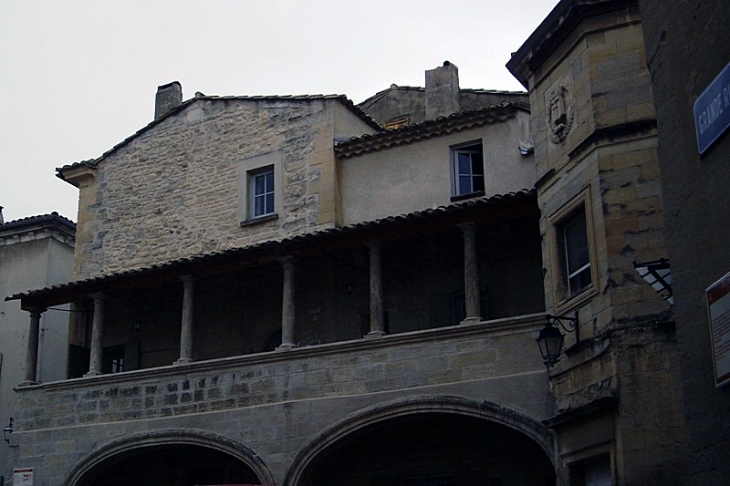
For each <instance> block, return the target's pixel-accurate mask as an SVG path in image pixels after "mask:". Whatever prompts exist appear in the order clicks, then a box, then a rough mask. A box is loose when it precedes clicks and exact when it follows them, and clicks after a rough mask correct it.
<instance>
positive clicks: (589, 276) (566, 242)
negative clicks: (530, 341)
mask: <svg viewBox="0 0 730 486" xmlns="http://www.w3.org/2000/svg"><path fill="white" fill-rule="evenodd" d="M590 201H591V198H590V190H589V188H586V190H584V191H582V192H581V193H580V194H578V195H576V196H575V197H574V198H572V200H570V201H569V202H568V203H566V204H565V205H564V206H563V207H562V208H560V209H559V210H558V211H557V212H556V213H555V214H553V215H552V216H550V218H549V222H550V225H549V226H548V228H549V233H550V260H551V263H550V273H551V274H552V281H553V292H554V294H553V295H554V298H555V303H556V305H557V306H558V308H556V312H560V311H562V310H565V305H570V306H572V305H575V304H576V303H577V300H576V299H578V300H581V299H587V298H589V297H590V295H591V292H590V291H595V289H596V287H597V284H596V279H597V275H596V270H597V269H596V267H595V257H594V254H593V248H594V240H593V223H592V219H591V214H590V212H589V208H591V207H592V206H591V202H590ZM579 296H580V297H579ZM574 298H575V299H574ZM561 306H562V309H561V308H560V307H561Z"/></svg>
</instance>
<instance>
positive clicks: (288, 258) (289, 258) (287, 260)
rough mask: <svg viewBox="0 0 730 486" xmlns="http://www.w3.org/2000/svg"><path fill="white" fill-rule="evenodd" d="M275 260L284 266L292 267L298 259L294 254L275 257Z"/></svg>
mask: <svg viewBox="0 0 730 486" xmlns="http://www.w3.org/2000/svg"><path fill="white" fill-rule="evenodd" d="M277 260H278V261H279V263H281V265H282V266H283V267H285V268H287V267H288V268H294V265H296V264H297V262H298V261H299V259H298V258H297V257H295V256H294V255H284V256H283V257H279V258H277Z"/></svg>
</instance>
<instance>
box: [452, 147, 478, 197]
mask: <svg viewBox="0 0 730 486" xmlns="http://www.w3.org/2000/svg"><path fill="white" fill-rule="evenodd" d="M451 159H452V162H451V174H452V181H453V187H452V196H453V197H460V196H469V195H480V194H484V152H483V150H482V144H481V142H477V143H471V144H468V145H461V146H458V147H453V148H452V149H451Z"/></svg>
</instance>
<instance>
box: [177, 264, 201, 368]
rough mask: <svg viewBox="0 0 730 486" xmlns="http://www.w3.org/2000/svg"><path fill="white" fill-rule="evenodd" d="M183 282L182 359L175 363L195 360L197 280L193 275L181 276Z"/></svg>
mask: <svg viewBox="0 0 730 486" xmlns="http://www.w3.org/2000/svg"><path fill="white" fill-rule="evenodd" d="M180 280H182V282H183V308H182V323H181V325H180V359H178V360H177V361H175V363H174V364H185V363H190V362H192V361H193V300H194V298H195V282H196V281H197V280H198V279H196V278H195V277H193V276H192V275H185V276H183V277H180Z"/></svg>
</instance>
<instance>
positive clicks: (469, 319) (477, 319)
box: [459, 317, 482, 325]
mask: <svg viewBox="0 0 730 486" xmlns="http://www.w3.org/2000/svg"><path fill="white" fill-rule="evenodd" d="M480 322H482V318H481V317H467V318H466V319H464V320H463V321H461V322H460V323H459V324H466V325H468V324H479V323H480Z"/></svg>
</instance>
